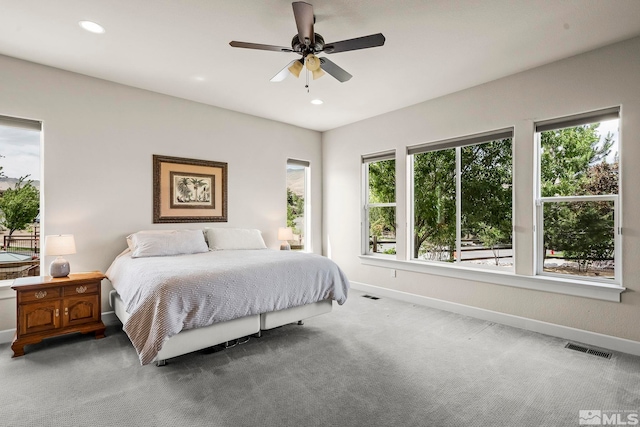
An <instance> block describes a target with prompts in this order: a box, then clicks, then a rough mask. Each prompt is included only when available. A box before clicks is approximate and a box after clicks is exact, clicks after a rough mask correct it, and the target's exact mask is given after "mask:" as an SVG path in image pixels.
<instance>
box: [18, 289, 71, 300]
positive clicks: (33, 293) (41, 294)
mask: <svg viewBox="0 0 640 427" xmlns="http://www.w3.org/2000/svg"><path fill="white" fill-rule="evenodd" d="M19 292H20V296H19V298H20V302H21V303H23V302H31V301H46V300H50V299H55V298H60V295H62V294H61V293H60V288H46V289H34V290H30V291H27V290H24V291H19Z"/></svg>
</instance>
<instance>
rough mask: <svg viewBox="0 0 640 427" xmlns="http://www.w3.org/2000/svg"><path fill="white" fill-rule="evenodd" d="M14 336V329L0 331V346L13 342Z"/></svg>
mask: <svg viewBox="0 0 640 427" xmlns="http://www.w3.org/2000/svg"><path fill="white" fill-rule="evenodd" d="M15 334H16V330H15V329H7V330H4V331H0V344H4V343H7V342H11V341H13V336H14V335H15Z"/></svg>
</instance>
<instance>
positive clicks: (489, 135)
mask: <svg viewBox="0 0 640 427" xmlns="http://www.w3.org/2000/svg"><path fill="white" fill-rule="evenodd" d="M507 138H510V139H511V157H512V159H513V158H514V153H513V150H514V142H513V140H514V128H513V127H509V128H503V129H497V130H494V131H488V132H482V133H478V134H474V135H468V136H463V137H458V138H452V139H448V140H443V141H436V142H432V143H427V144H419V145H414V146H409V147H407V176H408V184H407V187H408V189H407V190H408V191H407V194H408V197H409V198H408V206H409V209H408V211H407V215H408V217H409V218H408V221H407V223H408V225H409V226H408V227H407V236H408V237H407V238H408V249H409V252H408V260H409V261H410V262H419V263H426V264H433V265H441V264H444V265H446V266H447V268H464V269H476V270H488V271H496V272H503V273H510V274H512V273H515V261H516V253H515V244H514V241H515V235H513V236H512V241H511V247H512V253H513V255H512V258H513V266H512V267H511V268H504V267H500V266H497V265H490V264H486V265H485V264H469V263H463V262H462V253H461V252H462V251H461V250H459V249H460V248H461V242H462V198H461V197H458V195H460V194H462V179H461V177H462V148H463V147H468V146H473V145H479V144H484V143H488V142H493V141H497V140H501V139H507ZM447 149H455V150H456V161H455V181H456V182H455V188H456V199H455V205H456V218H455V223H456V232H455V233H456V238H455V240H456V249H455V253H456V256H455V261H454V262H453V263H443V262H442V261H432V260H426V259H419V258H414V257H413V254H414V253H415V191H414V189H415V175H414V161H415V155H417V154H422V153H428V152H434V151H441V150H447ZM514 168H515V165H514V164H513V163H512V166H511V169H512V172H511V176H512V182H511V197H512V204H511V227H512V229H513V218H514V215H515V202H513V201H514V200H515V197H514V196H515V195H514V194H513V193H514V186H513V177H514V172H513V170H514Z"/></svg>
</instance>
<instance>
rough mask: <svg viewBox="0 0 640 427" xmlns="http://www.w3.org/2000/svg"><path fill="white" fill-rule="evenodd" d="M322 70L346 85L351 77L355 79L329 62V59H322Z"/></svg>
mask: <svg viewBox="0 0 640 427" xmlns="http://www.w3.org/2000/svg"><path fill="white" fill-rule="evenodd" d="M320 68H322V69H323V70H324V71H325V72H326V73H327V74H330V75H331V76H333V77H334V78H335V79H336V80H338V81H339V82H340V83H344V82H346V81H347V80H349V79H350V78H351V77H353V76H352V75H351V74H349V73H347V72H346V71H345V70H343V69H342V68H340V67H338V66H337V65H336V64H334V63H333V62H331V61H329V60H328V59H327V58H320Z"/></svg>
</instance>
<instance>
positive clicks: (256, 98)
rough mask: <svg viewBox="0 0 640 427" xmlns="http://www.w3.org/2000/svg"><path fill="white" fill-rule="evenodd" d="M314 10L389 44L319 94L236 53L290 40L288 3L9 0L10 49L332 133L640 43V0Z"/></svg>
mask: <svg viewBox="0 0 640 427" xmlns="http://www.w3.org/2000/svg"><path fill="white" fill-rule="evenodd" d="M309 2H310V3H313V6H314V12H315V14H316V24H315V32H316V33H319V34H321V35H322V36H323V37H324V39H325V41H327V42H334V41H339V40H344V39H350V38H355V37H360V36H365V35H369V34H374V33H379V32H381V33H383V34H384V35H385V37H386V43H385V45H384V46H382V47H376V48H371V49H366V50H358V51H351V52H342V53H336V54H333V55H326V56H327V57H328V58H329V59H331V60H332V61H333V62H335V63H336V64H338V65H339V66H341V67H342V68H344V69H345V70H347V71H348V72H349V73H351V74H352V75H353V78H352V79H351V80H349V81H348V82H345V83H340V82H338V81H337V80H335V79H334V78H332V77H331V76H329V75H325V76H324V77H322V78H321V79H319V80H316V81H313V80H312V81H311V83H310V91H309V93H307V91H306V89H305V88H304V85H305V79H304V77H303V74H302V75H301V77H300V78H299V79H296V78H295V77H293V76H289V77H287V79H286V80H285V81H283V82H281V83H271V82H269V79H270V78H271V77H273V76H274V75H275V74H276V73H277V72H278V71H279V70H280V69H282V68H283V67H284V66H285V65H286V64H287V63H288V62H289V61H291V60H293V59H296V58H298V55H296V54H294V53H281V52H270V51H258V50H249V49H237V48H232V47H230V46H229V42H230V41H231V40H237V41H244V42H254V43H263V44H272V45H279V46H290V43H291V38H292V37H293V35H294V34H296V25H295V21H294V18H293V12H292V7H291V1H288V0H244V1H238V0H188V1H187V0H55V1H51V0H0V54H4V55H8V56H13V57H16V58H21V59H25V60H28V61H33V62H37V63H41V64H46V65H50V66H53V67H58V68H62V69H65V70H70V71H74V72H77V73H81V74H86V75H89V76H94V77H98V78H102V79H106V80H111V81H114V82H118V83H123V84H126V85H130V86H135V87H139V88H143V89H148V90H151V91H155V92H160V93H164V94H168V95H173V96H177V97H180V98H185V99H190V100H193V101H198V102H202V103H205V104H210V105H215V106H219V107H223V108H227V109H230V110H235V111H240V112H243V113H247V114H252V115H255V116H260V117H265V118H268V119H272V120H278V121H281V122H285V123H290V124H293V125H297V126H300V127H304V128H308V129H314V130H318V131H325V130H329V129H333V128H335V127H339V126H342V125H345V124H348V123H352V122H355V121H358V120H362V119H365V118H368V117H372V116H375V115H379V114H382V113H385V112H388V111H392V110H396V109H398V108H402V107H405V106H408V105H412V104H416V103H419V102H422V101H425V100H428V99H431V98H435V97H438V96H442V95H445V94H448V93H452V92H456V91H459V90H462V89H465V88H468V87H471V86H475V85H478V84H481V83H484V82H487V81H491V80H495V79H497V78H500V77H503V76H506V75H509V74H513V73H516V72H519V71H523V70H526V69H529V68H532V67H536V66H539V65H542V64H546V63H549V62H552V61H556V60H558V59H561V58H565V57H568V56H572V55H575V54H578V53H581V52H585V51H588V50H592V49H594V48H598V47H601V46H604V45H607V44H611V43H614V42H617V41H621V40H624V39H628V38H631V37H634V36H637V35H640V1H639V0H607V1H605V0H484V1H482V0H402V1H400V0H396V1H393V0H315V1H314V0H309ZM80 20H91V21H95V22H98V23H99V24H101V25H102V26H104V27H105V28H106V33H105V34H102V35H96V34H91V33H88V32H86V31H84V30H82V29H81V28H80V27H79V25H78V21H80ZM320 56H322V55H320ZM612 66H615V64H612ZM0 84H1V82H0ZM314 98H320V99H322V100H323V101H324V104H323V105H321V106H314V105H311V104H310V102H309V101H310V100H311V99H314Z"/></svg>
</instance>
